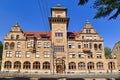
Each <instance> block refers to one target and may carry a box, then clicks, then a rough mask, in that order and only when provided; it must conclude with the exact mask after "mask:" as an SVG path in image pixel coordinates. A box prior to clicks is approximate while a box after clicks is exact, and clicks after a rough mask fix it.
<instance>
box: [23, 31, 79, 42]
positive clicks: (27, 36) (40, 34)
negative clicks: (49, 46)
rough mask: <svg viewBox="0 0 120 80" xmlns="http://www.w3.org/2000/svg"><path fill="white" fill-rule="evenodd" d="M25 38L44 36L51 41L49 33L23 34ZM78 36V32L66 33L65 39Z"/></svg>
mask: <svg viewBox="0 0 120 80" xmlns="http://www.w3.org/2000/svg"><path fill="white" fill-rule="evenodd" d="M24 33H25V36H26V38H33V37H34V38H37V39H38V38H39V39H40V38H42V36H46V37H48V38H49V39H50V40H51V32H24ZM77 35H79V32H67V37H76V36H77Z"/></svg>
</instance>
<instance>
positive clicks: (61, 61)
mask: <svg viewBox="0 0 120 80" xmlns="http://www.w3.org/2000/svg"><path fill="white" fill-rule="evenodd" d="M49 22H50V29H51V35H52V43H53V44H54V57H53V58H54V66H55V67H54V70H55V71H56V72H64V71H65V66H66V65H65V64H66V63H67V62H66V61H67V60H66V59H67V29H68V23H69V18H67V9H66V8H65V7H62V6H61V5H60V4H58V5H57V6H56V7H52V8H51V17H49Z"/></svg>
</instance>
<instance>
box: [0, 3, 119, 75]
mask: <svg viewBox="0 0 120 80" xmlns="http://www.w3.org/2000/svg"><path fill="white" fill-rule="evenodd" d="M69 19H70V18H68V17H67V9H66V8H65V7H62V6H60V5H57V6H56V7H52V8H51V17H49V22H50V29H51V32H23V31H22V30H21V28H20V26H19V25H18V23H17V24H16V25H15V26H13V28H12V30H11V31H10V32H9V33H8V34H7V35H6V36H5V38H4V50H3V57H2V71H21V72H41V73H49V72H50V73H52V72H55V73H64V72H65V73H66V72H67V73H75V72H110V71H113V72H115V71H117V65H116V61H115V60H106V59H105V55H104V43H103V38H102V37H101V36H99V34H98V33H97V32H96V31H95V29H94V28H93V27H92V26H91V24H90V22H88V21H86V23H85V26H84V27H83V29H82V31H81V32H67V29H68V24H69Z"/></svg>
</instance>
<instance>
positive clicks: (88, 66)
mask: <svg viewBox="0 0 120 80" xmlns="http://www.w3.org/2000/svg"><path fill="white" fill-rule="evenodd" d="M87 68H88V70H92V69H94V63H93V62H89V63H88V64H87Z"/></svg>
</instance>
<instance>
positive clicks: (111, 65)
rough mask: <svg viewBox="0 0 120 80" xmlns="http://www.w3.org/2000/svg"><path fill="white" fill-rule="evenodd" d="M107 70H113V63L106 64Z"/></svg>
mask: <svg viewBox="0 0 120 80" xmlns="http://www.w3.org/2000/svg"><path fill="white" fill-rule="evenodd" d="M108 69H109V70H114V69H115V63H114V62H109V63H108Z"/></svg>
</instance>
